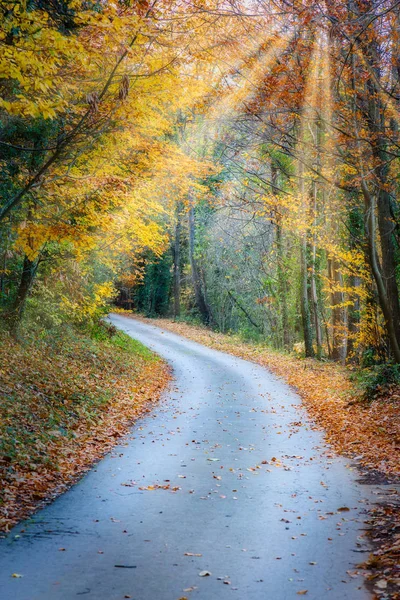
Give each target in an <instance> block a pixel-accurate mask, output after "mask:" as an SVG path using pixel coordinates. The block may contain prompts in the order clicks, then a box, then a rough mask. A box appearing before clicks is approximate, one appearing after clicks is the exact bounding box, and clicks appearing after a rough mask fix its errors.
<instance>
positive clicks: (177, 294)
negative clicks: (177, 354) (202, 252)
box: [173, 203, 181, 319]
mask: <svg viewBox="0 0 400 600" xmlns="http://www.w3.org/2000/svg"><path fill="white" fill-rule="evenodd" d="M180 238H181V206H180V203H178V206H177V208H176V225H175V240H174V248H173V254H174V319H176V318H177V317H179V316H180V314H181V239H180Z"/></svg>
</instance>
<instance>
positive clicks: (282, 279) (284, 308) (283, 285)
mask: <svg viewBox="0 0 400 600" xmlns="http://www.w3.org/2000/svg"><path fill="white" fill-rule="evenodd" d="M276 247H277V255H278V261H277V269H278V285H279V303H280V307H281V312H282V333H283V347H284V348H285V350H289V349H290V345H291V344H290V330H289V311H288V304H287V303H288V285H287V278H286V275H285V270H284V267H283V240H282V228H281V226H280V225H279V222H277V224H276Z"/></svg>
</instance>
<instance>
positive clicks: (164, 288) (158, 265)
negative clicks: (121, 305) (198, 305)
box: [134, 252, 172, 317]
mask: <svg viewBox="0 0 400 600" xmlns="http://www.w3.org/2000/svg"><path fill="white" fill-rule="evenodd" d="M171 266H172V256H171V253H170V252H166V253H165V254H164V255H163V256H162V257H161V258H159V257H156V256H154V255H150V256H149V257H148V258H147V261H146V267H145V273H144V277H143V281H141V283H140V284H139V285H138V286H137V287H136V289H135V293H134V299H135V306H136V307H137V308H138V310H140V311H141V312H143V313H144V314H145V315H146V316H147V317H155V316H165V315H166V314H167V313H168V309H169V300H170V291H171V283H172V276H171Z"/></svg>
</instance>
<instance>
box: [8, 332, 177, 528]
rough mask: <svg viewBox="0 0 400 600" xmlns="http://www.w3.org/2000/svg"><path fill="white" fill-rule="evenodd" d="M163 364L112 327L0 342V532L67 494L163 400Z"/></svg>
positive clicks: (166, 373) (165, 372)
mask: <svg viewBox="0 0 400 600" xmlns="http://www.w3.org/2000/svg"><path fill="white" fill-rule="evenodd" d="M169 379H170V374H169V369H168V367H167V366H166V363H165V362H164V361H162V360H161V359H160V358H159V357H157V356H156V355H155V354H153V353H152V352H150V351H149V350H148V349H147V348H145V347H144V346H143V345H142V344H140V343H139V342H135V341H134V340H132V339H131V338H129V337H128V336H126V335H124V334H123V333H120V332H117V331H116V330H114V329H113V328H112V327H109V326H98V327H97V328H95V329H94V330H92V331H90V332H82V331H81V332H79V331H76V330H75V329H73V330H72V329H68V327H63V331H62V333H61V334H59V335H54V334H52V335H48V336H47V337H46V339H44V340H41V339H38V338H35V337H29V336H28V337H25V336H24V338H23V339H22V340H21V341H18V342H17V341H15V340H13V339H12V338H10V336H9V335H7V334H5V333H2V334H1V336H0V397H1V402H0V530H1V531H8V530H9V529H10V527H11V526H13V525H14V524H15V523H17V522H18V521H19V520H21V519H22V518H25V517H27V516H28V515H30V514H31V513H32V512H33V511H35V510H36V509H37V508H39V507H40V506H41V505H43V504H44V503H45V502H47V501H49V500H51V499H53V498H54V497H56V496H57V495H59V494H60V493H62V492H63V491H65V490H66V489H67V488H68V487H69V486H70V485H71V484H72V483H74V482H75V481H76V480H77V479H78V478H79V477H80V476H81V475H82V473H84V472H85V471H87V470H88V469H89V468H90V467H91V466H92V465H93V463H94V462H95V461H97V460H98V459H99V458H100V457H102V456H103V455H104V454H105V453H106V452H108V451H109V450H110V449H111V448H112V447H113V446H114V445H115V444H116V443H117V440H118V438H119V437H120V436H122V435H123V434H125V433H126V431H127V430H128V428H129V426H130V425H131V424H132V422H133V421H134V420H136V419H137V418H138V417H139V416H140V415H141V414H143V413H144V412H148V411H150V410H151V405H152V403H154V402H155V401H156V400H157V399H158V397H159V396H160V393H161V391H162V390H163V389H164V387H165V385H166V384H167V382H168V381H169Z"/></svg>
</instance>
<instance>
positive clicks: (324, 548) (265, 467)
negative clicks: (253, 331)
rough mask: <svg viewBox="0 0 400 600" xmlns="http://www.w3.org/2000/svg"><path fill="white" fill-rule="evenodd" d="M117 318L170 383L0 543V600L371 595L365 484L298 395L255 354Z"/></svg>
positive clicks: (290, 599) (338, 598)
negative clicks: (117, 438) (164, 369)
mask: <svg viewBox="0 0 400 600" xmlns="http://www.w3.org/2000/svg"><path fill="white" fill-rule="evenodd" d="M111 320H112V322H113V323H114V324H115V325H117V326H118V327H120V328H121V329H123V330H124V331H126V332H127V333H129V335H132V336H133V337H135V338H136V339H139V340H141V341H142V342H143V343H145V344H146V345H147V346H149V347H150V348H152V349H154V350H155V351H157V352H158V353H159V354H160V355H162V356H164V357H165V358H166V359H167V360H168V361H169V362H170V363H171V365H172V366H173V369H174V376H175V381H174V383H173V384H172V386H171V388H170V390H169V392H168V393H166V394H165V396H164V398H163V400H162V402H161V403H160V405H159V406H158V407H157V408H156V409H155V410H154V412H153V413H152V414H151V415H149V416H148V417H147V418H145V419H143V420H141V421H140V422H138V423H137V424H136V425H135V426H134V427H133V428H132V431H131V433H130V434H129V435H128V436H127V437H126V438H124V439H123V440H122V442H121V443H120V444H119V445H118V446H117V447H116V448H115V449H114V451H113V452H112V453H111V454H110V455H108V456H107V457H106V458H104V459H103V460H102V461H101V462H100V463H99V464H98V465H97V466H96V467H95V468H94V469H93V470H92V471H91V472H90V473H88V474H87V475H86V476H85V477H84V478H83V479H82V480H81V481H80V482H79V483H78V484H77V485H75V486H74V487H73V488H72V489H71V490H70V491H68V492H66V493H65V494H64V495H62V496H61V497H59V498H58V499H57V500H56V501H55V502H53V503H52V504H51V505H50V506H48V507H46V508H45V509H43V510H41V511H40V512H38V513H36V515H35V516H34V517H33V518H32V519H31V520H30V521H27V522H25V523H22V524H21V525H19V526H18V527H16V528H15V529H14V530H13V531H12V532H11V534H10V535H9V536H8V537H7V538H6V539H3V540H0V599H1V600H58V599H62V600H72V599H74V598H80V597H82V598H85V599H86V598H87V599H88V600H89V599H93V600H120V599H123V598H132V599H134V600H180V599H182V598H188V599H190V600H217V599H218V600H228V599H229V600H230V599H232V600H235V599H236V600H250V599H251V600H296V599H297V598H300V597H302V596H304V597H305V598H307V599H308V600H325V599H327V600H365V599H366V598H370V595H369V593H368V592H367V591H366V589H365V588H364V587H363V582H362V578H361V577H357V576H355V574H354V570H355V565H356V564H357V563H358V562H360V561H362V560H363V558H365V556H366V555H365V554H364V553H363V551H365V550H366V547H365V542H364V541H363V540H362V539H361V538H359V536H360V535H361V534H362V529H363V511H364V510H365V506H366V505H365V498H364V494H365V491H364V488H363V486H361V485H359V484H357V482H356V476H357V475H356V472H354V471H353V470H352V469H351V468H349V467H348V465H347V462H348V461H346V460H344V459H342V458H339V457H337V456H334V455H333V454H332V452H331V451H330V449H329V448H327V447H326V446H325V444H324V441H323V437H322V435H321V433H320V432H318V431H316V430H315V429H313V426H312V423H311V422H310V421H309V420H308V419H307V417H306V415H305V413H304V411H303V409H302V408H301V404H300V400H299V397H298V396H297V395H296V394H295V393H294V392H293V391H292V390H291V389H290V388H289V387H288V386H287V385H285V384H284V383H283V382H282V381H281V380H279V379H278V378H277V377H275V376H273V375H271V374H270V373H269V372H268V371H266V370H265V369H263V368H261V367H259V366H257V365H254V364H252V363H250V362H246V361H243V360H240V359H238V358H235V357H232V356H229V355H227V354H223V353H220V352H217V351H214V350H210V349H209V348H206V347H204V346H201V345H198V344H196V343H194V342H191V341H188V340H186V339H183V338H181V337H179V336H177V335H174V334H172V333H169V332H167V331H162V330H160V329H159V328H157V327H154V326H149V325H145V324H143V323H140V322H137V321H134V320H132V319H128V318H126V317H123V316H119V315H112V316H111ZM157 485H159V486H169V488H168V489H163V487H160V488H157V487H156V486H157ZM149 486H150V489H140V488H147V487H149ZM152 488H155V489H152ZM173 488H175V489H176V491H173ZM338 509H350V510H339V511H338ZM22 530H23V531H22ZM204 571H206V572H208V573H209V575H205V576H200V573H202V572H204ZM12 573H17V574H19V575H22V577H19V578H13V577H12V576H11V575H12ZM202 574H203V575H204V573H202ZM306 590H307V592H306ZM300 593H301V594H300Z"/></svg>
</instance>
